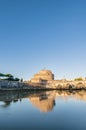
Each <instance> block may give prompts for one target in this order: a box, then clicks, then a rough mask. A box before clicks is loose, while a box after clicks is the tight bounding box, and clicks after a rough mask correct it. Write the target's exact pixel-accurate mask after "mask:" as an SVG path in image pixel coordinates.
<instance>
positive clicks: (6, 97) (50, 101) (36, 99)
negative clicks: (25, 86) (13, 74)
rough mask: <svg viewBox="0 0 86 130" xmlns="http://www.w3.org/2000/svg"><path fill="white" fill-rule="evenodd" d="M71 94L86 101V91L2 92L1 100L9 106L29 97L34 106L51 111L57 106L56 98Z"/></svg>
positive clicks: (4, 105) (64, 97)
mask: <svg viewBox="0 0 86 130" xmlns="http://www.w3.org/2000/svg"><path fill="white" fill-rule="evenodd" d="M69 96H72V97H73V98H75V99H77V100H83V101H86V91H72V92H69V91H45V92H44V91H43V92H12V91H11V92H0V101H3V102H4V104H3V105H0V106H2V107H4V108H5V107H8V106H10V105H11V102H13V103H15V102H17V101H19V100H20V101H22V98H28V99H29V100H30V102H31V103H32V105H33V106H35V107H36V108H38V109H39V110H40V111H41V112H48V111H51V110H52V109H53V108H54V106H55V99H56V98H57V100H58V99H59V97H63V99H66V100H67V99H68V98H69Z"/></svg>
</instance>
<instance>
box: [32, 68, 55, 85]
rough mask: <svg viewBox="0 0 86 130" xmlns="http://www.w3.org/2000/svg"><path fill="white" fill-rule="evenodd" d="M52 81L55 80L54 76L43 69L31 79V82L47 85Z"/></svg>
mask: <svg viewBox="0 0 86 130" xmlns="http://www.w3.org/2000/svg"><path fill="white" fill-rule="evenodd" d="M52 80H54V74H53V73H52V72H51V71H50V70H45V69H43V70H41V71H39V73H37V74H35V75H34V77H33V78H32V79H31V82H32V83H42V84H46V83H47V81H52Z"/></svg>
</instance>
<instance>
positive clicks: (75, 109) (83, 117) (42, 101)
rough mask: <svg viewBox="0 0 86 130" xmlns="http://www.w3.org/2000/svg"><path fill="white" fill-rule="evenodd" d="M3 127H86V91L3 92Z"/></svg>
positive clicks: (0, 128)
mask: <svg viewBox="0 0 86 130" xmlns="http://www.w3.org/2000/svg"><path fill="white" fill-rule="evenodd" d="M0 130H86V91H73V92H68V91H46V92H0Z"/></svg>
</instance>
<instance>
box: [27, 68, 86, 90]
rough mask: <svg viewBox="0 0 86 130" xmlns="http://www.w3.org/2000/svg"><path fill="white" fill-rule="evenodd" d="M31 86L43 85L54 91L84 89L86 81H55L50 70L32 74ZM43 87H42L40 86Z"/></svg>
mask: <svg viewBox="0 0 86 130" xmlns="http://www.w3.org/2000/svg"><path fill="white" fill-rule="evenodd" d="M29 83H30V84H31V85H34V86H36V85H37V86H38V84H39V85H45V86H44V87H45V88H54V89H83V88H84V89H86V80H85V79H82V80H66V79H61V80H55V79H54V74H53V73H52V71H50V70H45V69H43V70H40V71H39V72H38V73H37V74H34V76H33V78H32V79H31V80H30V82H29ZM41 87H43V86H41Z"/></svg>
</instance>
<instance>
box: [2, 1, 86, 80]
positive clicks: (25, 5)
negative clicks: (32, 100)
mask: <svg viewBox="0 0 86 130" xmlns="http://www.w3.org/2000/svg"><path fill="white" fill-rule="evenodd" d="M43 68H46V69H50V70H52V72H53V73H54V74H55V78H56V79H61V78H69V79H70V78H75V77H79V76H82V77H86V0H0V72H1V73H11V74H13V75H14V76H16V77H19V78H24V79H25V80H27V79H30V78H32V76H33V74H34V73H37V72H38V71H39V70H41V69H43Z"/></svg>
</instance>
